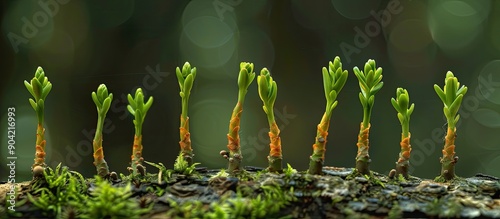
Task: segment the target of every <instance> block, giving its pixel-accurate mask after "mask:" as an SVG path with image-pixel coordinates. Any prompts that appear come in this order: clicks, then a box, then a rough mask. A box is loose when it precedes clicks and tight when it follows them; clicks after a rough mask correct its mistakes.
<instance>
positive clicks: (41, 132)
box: [31, 123, 47, 177]
mask: <svg viewBox="0 0 500 219" xmlns="http://www.w3.org/2000/svg"><path fill="white" fill-rule="evenodd" d="M45 143H46V141H45V129H44V128H43V125H42V124H40V123H38V126H37V129H36V146H35V160H34V164H33V166H32V167H31V169H32V170H33V169H35V167H37V166H40V167H42V168H43V169H45V167H46V166H47V164H45ZM37 174H40V173H37ZM38 176H39V175H38ZM38 176H35V177H38Z"/></svg>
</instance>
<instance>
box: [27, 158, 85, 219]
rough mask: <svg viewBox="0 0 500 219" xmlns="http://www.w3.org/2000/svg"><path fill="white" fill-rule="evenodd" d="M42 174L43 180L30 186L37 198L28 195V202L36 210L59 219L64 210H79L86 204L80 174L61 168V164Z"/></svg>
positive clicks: (83, 185)
mask: <svg viewBox="0 0 500 219" xmlns="http://www.w3.org/2000/svg"><path fill="white" fill-rule="evenodd" d="M43 174H44V176H45V177H44V180H39V181H36V182H35V183H34V184H33V185H32V191H33V192H32V193H33V195H38V197H37V198H35V197H33V195H32V194H30V193H28V200H29V201H30V202H31V203H33V205H35V206H36V207H37V208H39V209H41V210H43V211H44V212H46V213H51V214H53V215H54V216H55V217H58V218H59V217H61V215H62V213H63V211H64V209H67V208H78V209H79V208H81V207H82V205H83V204H82V203H85V202H86V199H87V196H86V195H85V192H86V191H87V186H86V183H85V179H84V178H83V176H82V175H81V174H79V173H77V172H75V171H70V170H69V169H68V168H67V167H61V164H59V165H57V167H56V168H55V169H52V168H50V167H48V168H47V169H46V171H44V172H43Z"/></svg>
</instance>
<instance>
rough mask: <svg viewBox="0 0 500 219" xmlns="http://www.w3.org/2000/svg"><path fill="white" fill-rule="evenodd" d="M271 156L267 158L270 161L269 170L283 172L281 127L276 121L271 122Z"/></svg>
mask: <svg viewBox="0 0 500 219" xmlns="http://www.w3.org/2000/svg"><path fill="white" fill-rule="evenodd" d="M269 140H270V143H269V148H270V152H269V156H267V160H268V161H269V167H268V170H269V171H270V172H281V171H282V170H283V164H282V161H283V155H282V153H281V137H280V129H279V128H278V125H277V124H276V122H275V121H273V122H272V123H271V124H270V130H269Z"/></svg>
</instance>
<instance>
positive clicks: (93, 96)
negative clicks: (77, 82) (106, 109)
mask: <svg viewBox="0 0 500 219" xmlns="http://www.w3.org/2000/svg"><path fill="white" fill-rule="evenodd" d="M92 100H93V101H94V103H95V105H96V106H97V109H101V108H102V104H101V102H100V101H99V98H97V94H96V93H95V92H92Z"/></svg>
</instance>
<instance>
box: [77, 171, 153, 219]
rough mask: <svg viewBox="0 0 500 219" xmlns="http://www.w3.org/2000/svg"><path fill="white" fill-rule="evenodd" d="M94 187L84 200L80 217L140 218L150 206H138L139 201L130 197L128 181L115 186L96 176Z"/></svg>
mask: <svg viewBox="0 0 500 219" xmlns="http://www.w3.org/2000/svg"><path fill="white" fill-rule="evenodd" d="M95 185H96V186H95V188H94V190H93V191H91V194H90V195H91V197H90V198H89V200H88V201H86V202H85V204H84V205H85V206H84V207H83V208H82V211H83V212H82V214H81V215H80V218H89V219H90V218H140V217H141V215H142V214H145V213H147V212H149V211H150V210H151V209H150V208H140V206H139V203H138V202H137V201H136V200H135V199H133V198H131V196H132V191H131V186H130V183H129V184H127V185H126V186H120V187H115V186H113V185H112V184H111V183H110V182H108V181H107V180H104V179H102V178H101V177H99V176H97V177H96V182H95Z"/></svg>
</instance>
